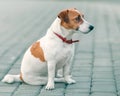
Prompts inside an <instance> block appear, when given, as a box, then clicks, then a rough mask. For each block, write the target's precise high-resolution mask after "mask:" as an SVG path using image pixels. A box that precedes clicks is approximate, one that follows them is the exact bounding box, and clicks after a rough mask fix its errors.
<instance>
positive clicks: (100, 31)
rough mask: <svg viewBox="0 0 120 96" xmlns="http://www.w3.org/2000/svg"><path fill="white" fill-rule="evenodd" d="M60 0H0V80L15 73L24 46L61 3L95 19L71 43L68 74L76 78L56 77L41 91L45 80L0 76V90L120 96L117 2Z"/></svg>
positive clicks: (2, 93) (36, 95) (28, 95)
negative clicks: (51, 87) (24, 80)
mask: <svg viewBox="0 0 120 96" xmlns="http://www.w3.org/2000/svg"><path fill="white" fill-rule="evenodd" d="M60 1H61V2H60ZM60 1H55V0H53V1H50V0H49V1H47V0H45V1H37V0H36V1H20V2H19V1H16V2H14V1H13V2H9V1H6V2H5V1H4V2H3V1H0V80H2V78H3V77H4V76H5V74H7V73H11V74H18V73H19V71H20V70H19V69H20V64H21V60H22V57H23V54H24V52H25V51H26V50H27V48H28V47H29V46H30V45H31V44H32V43H33V42H35V41H36V40H37V39H39V38H40V37H41V36H43V35H44V34H45V33H46V30H47V28H48V27H49V26H50V24H51V23H52V22H53V20H54V19H55V18H56V14H58V12H59V11H60V10H61V9H64V8H69V7H76V8H77V9H78V10H82V11H83V12H84V14H85V18H86V19H87V20H88V21H89V22H91V23H93V24H94V25H95V29H94V31H93V32H91V33H89V34H87V35H82V34H80V37H79V38H80V43H78V44H76V45H77V49H76V54H75V59H74V62H73V63H74V65H73V68H72V75H73V78H74V79H75V80H76V81H77V83H76V84H73V85H67V84H63V83H57V84H56V85H55V87H56V89H55V90H52V91H46V90H45V88H44V86H31V85H27V84H24V83H14V84H5V83H2V82H0V96H120V12H119V9H120V5H119V2H117V3H115V2H114V3H108V2H90V1H62V0H60Z"/></svg>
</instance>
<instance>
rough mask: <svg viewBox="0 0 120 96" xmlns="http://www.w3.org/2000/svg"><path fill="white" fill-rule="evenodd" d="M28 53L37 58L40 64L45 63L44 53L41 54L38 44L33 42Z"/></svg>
mask: <svg viewBox="0 0 120 96" xmlns="http://www.w3.org/2000/svg"><path fill="white" fill-rule="evenodd" d="M30 51H31V54H32V55H33V56H34V57H36V58H39V59H40V61H42V62H45V58H44V53H43V50H42V48H41V47H40V42H35V43H34V44H33V45H32V47H31V49H30Z"/></svg>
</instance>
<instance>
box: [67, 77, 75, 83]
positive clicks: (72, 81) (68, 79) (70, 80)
mask: <svg viewBox="0 0 120 96" xmlns="http://www.w3.org/2000/svg"><path fill="white" fill-rule="evenodd" d="M65 81H66V82H67V83H68V84H74V83H76V81H75V80H73V79H72V78H71V77H66V78H65Z"/></svg>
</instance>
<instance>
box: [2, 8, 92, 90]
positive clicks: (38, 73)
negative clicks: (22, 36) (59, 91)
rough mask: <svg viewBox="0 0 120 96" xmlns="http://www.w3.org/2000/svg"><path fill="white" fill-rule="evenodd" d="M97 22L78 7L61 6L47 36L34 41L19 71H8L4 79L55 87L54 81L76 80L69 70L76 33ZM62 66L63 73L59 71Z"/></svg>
mask: <svg viewBox="0 0 120 96" xmlns="http://www.w3.org/2000/svg"><path fill="white" fill-rule="evenodd" d="M93 28H94V26H93V25H91V24H90V23H88V22H87V21H86V20H85V19H84V14H83V13H82V12H79V11H78V10H77V9H76V8H70V9H65V10H62V11H61V12H60V13H59V14H58V16H57V18H56V19H55V21H54V22H53V23H52V25H51V26H50V28H49V29H48V30H47V33H46V35H45V36H43V37H42V38H41V39H39V40H38V41H36V42H35V43H33V44H32V45H31V46H30V47H29V48H28V50H27V51H26V53H25V55H24V56H23V60H22V64H21V70H20V74H19V75H10V74H7V75H6V76H5V77H4V78H3V80H2V82H6V83H13V82H25V83H27V84H31V85H46V87H45V88H46V89H47V90H51V89H54V85H55V84H54V82H66V83H68V84H73V83H75V80H73V79H72V77H71V74H70V67H71V66H70V65H71V64H70V63H71V59H72V56H73V54H72V53H73V49H72V48H73V45H74V44H73V43H75V42H79V40H72V36H73V34H75V33H76V32H78V31H81V32H82V33H84V34H86V33H89V32H90V31H91V30H93ZM61 68H63V77H59V78H58V77H57V75H56V74H57V71H58V70H59V69H61Z"/></svg>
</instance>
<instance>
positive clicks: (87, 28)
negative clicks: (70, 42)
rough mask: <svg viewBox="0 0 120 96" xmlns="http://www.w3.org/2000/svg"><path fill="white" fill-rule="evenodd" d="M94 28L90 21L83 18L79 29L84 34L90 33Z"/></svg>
mask: <svg viewBox="0 0 120 96" xmlns="http://www.w3.org/2000/svg"><path fill="white" fill-rule="evenodd" d="M93 29H94V26H93V25H92V24H90V23H88V22H87V21H86V20H84V19H83V23H82V24H81V25H80V26H79V28H78V30H79V31H81V32H82V33H84V34H87V33H89V32H90V31H92V30H93Z"/></svg>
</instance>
